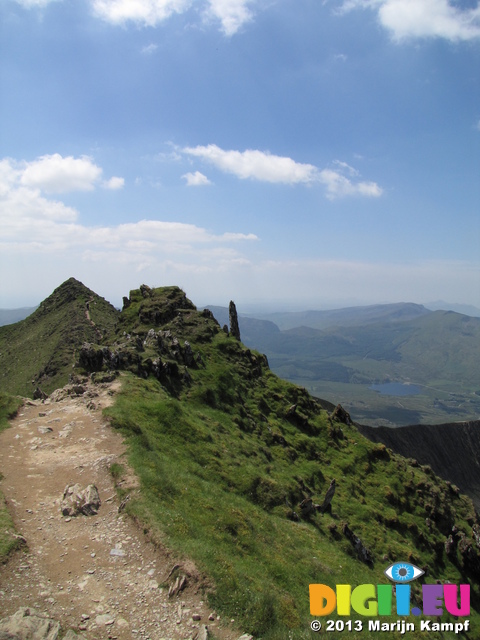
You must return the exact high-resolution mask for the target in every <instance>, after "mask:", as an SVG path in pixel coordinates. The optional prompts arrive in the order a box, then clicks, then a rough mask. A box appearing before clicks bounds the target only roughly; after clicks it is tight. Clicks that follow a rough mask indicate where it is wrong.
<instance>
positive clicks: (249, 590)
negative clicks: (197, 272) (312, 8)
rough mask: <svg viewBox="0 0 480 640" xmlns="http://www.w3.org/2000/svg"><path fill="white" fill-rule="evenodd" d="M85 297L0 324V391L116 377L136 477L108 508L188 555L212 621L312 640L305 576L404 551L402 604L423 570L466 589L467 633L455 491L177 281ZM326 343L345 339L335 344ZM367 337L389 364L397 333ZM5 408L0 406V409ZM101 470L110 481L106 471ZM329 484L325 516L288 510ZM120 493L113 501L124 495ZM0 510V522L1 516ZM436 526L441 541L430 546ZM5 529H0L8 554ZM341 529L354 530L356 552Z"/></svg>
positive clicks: (355, 575)
mask: <svg viewBox="0 0 480 640" xmlns="http://www.w3.org/2000/svg"><path fill="white" fill-rule="evenodd" d="M101 300H102V299H99V298H95V294H93V292H90V291H89V290H88V289H86V288H85V287H83V285H81V284H80V283H77V282H76V281H75V280H73V279H71V280H69V281H67V282H66V283H64V284H63V285H62V286H61V287H59V288H58V289H57V290H56V291H55V292H54V294H52V296H50V298H48V299H47V300H46V301H45V302H44V303H42V305H40V307H39V309H38V310H37V311H36V312H35V313H34V314H32V316H30V318H27V319H26V320H25V321H23V322H22V323H19V324H17V325H13V326H11V327H4V328H3V329H1V330H0V361H1V362H2V366H4V372H5V375H4V376H3V378H2V383H1V384H2V388H3V389H6V390H8V389H10V388H14V389H15V391H14V392H15V393H19V392H21V393H25V392H26V391H25V390H27V389H29V390H31V380H32V378H33V379H34V381H35V384H41V385H42V387H43V388H44V390H47V391H48V390H50V389H51V388H52V387H53V386H55V385H57V384H60V383H61V384H63V382H66V379H67V378H68V374H69V373H70V372H71V371H72V363H73V362H76V370H77V371H80V372H82V370H83V372H85V373H92V374H94V375H93V376H92V377H94V378H95V379H97V380H105V379H112V377H114V376H115V375H118V370H123V371H124V375H123V380H124V384H123V387H122V391H121V393H120V394H119V395H118V396H117V399H116V402H115V404H114V405H113V406H112V407H110V408H109V409H108V410H107V414H108V415H109V417H110V419H111V422H112V425H113V426H114V427H115V428H117V429H119V430H120V431H121V432H122V433H123V434H124V436H125V439H126V442H127V445H128V462H129V464H130V465H131V466H132V467H133V469H134V470H135V472H136V473H137V474H138V476H139V478H140V482H141V488H140V490H137V489H136V490H134V491H132V493H131V495H130V500H128V501H127V500H125V502H124V504H125V505H126V506H125V509H126V510H127V511H128V512H129V513H130V514H131V515H133V516H134V517H135V518H137V519H138V521H139V522H140V523H141V524H142V526H143V528H144V529H145V530H150V532H151V534H152V537H153V538H154V539H159V540H162V541H164V542H165V544H167V546H169V547H171V548H173V549H175V550H176V551H177V552H178V553H179V554H183V555H185V556H188V557H190V558H192V559H193V560H194V561H195V562H196V564H197V566H198V568H199V569H200V570H201V571H202V572H204V573H205V575H206V576H208V584H211V585H212V588H211V589H209V590H208V591H207V593H206V597H208V598H209V600H210V602H211V605H212V607H215V609H217V610H218V611H219V612H220V613H221V614H222V617H226V616H228V617H233V618H235V620H236V621H237V623H238V624H239V625H240V626H241V627H242V628H243V629H245V631H249V632H251V633H253V634H254V636H255V637H256V638H257V639H260V638H263V640H283V639H284V638H287V637H288V638H289V639H291V640H300V639H303V638H305V639H306V638H310V637H316V636H315V634H313V633H312V632H311V631H310V626H309V625H310V621H311V616H310V613H309V597H308V586H309V584H311V583H325V584H328V585H330V586H332V587H335V585H336V584H342V583H346V584H351V585H358V584H363V583H373V584H376V583H379V584H382V583H385V581H386V578H385V576H384V570H385V569H386V567H387V566H388V565H389V564H392V563H393V562H396V561H399V562H405V561H408V562H412V563H413V564H415V565H417V566H419V567H421V568H422V569H424V570H425V571H426V573H425V576H423V577H422V578H421V579H419V580H417V581H415V582H414V583H413V584H412V591H413V599H414V602H415V604H417V602H418V599H419V594H420V592H421V582H422V581H423V580H425V581H427V582H429V583H432V582H435V581H436V580H439V581H441V582H446V581H450V582H452V583H455V584H458V583H461V582H467V581H468V582H469V583H470V584H471V585H472V587H471V588H472V595H471V603H472V615H471V618H470V622H471V626H472V632H471V636H470V637H472V638H473V637H478V636H479V635H480V616H479V612H480V586H479V584H480V550H479V542H478V540H479V539H480V528H479V527H478V522H477V515H476V513H475V511H474V508H473V505H472V502H471V501H470V499H469V498H467V497H465V496H462V495H461V494H460V492H459V491H458V489H457V488H456V487H455V486H454V485H452V484H451V483H448V482H444V481H443V480H441V479H440V478H438V477H437V476H435V474H434V473H433V472H432V470H431V468H430V467H428V466H421V465H419V464H418V463H416V462H415V461H414V460H407V459H405V458H402V457H401V456H398V455H395V454H393V453H392V452H391V451H390V450H388V449H386V448H385V446H384V445H381V444H374V443H372V442H370V441H368V440H366V439H365V438H364V437H363V436H362V435H361V434H360V433H359V432H358V431H357V429H356V427H355V426H354V425H351V424H349V421H348V420H347V419H345V418H342V417H341V418H340V420H342V421H340V420H339V419H338V418H334V417H333V415H329V414H328V413H327V412H326V411H325V410H323V409H322V406H327V405H326V404H325V403H321V402H320V401H318V400H316V399H314V398H312V397H311V396H310V395H309V394H308V392H307V391H306V389H305V388H302V387H298V386H295V385H293V384H291V383H289V382H285V381H283V380H281V379H280V378H278V377H277V376H276V375H274V374H273V373H272V371H270V369H269V368H268V363H267V360H266V358H265V357H264V356H263V355H261V354H260V353H258V352H256V351H253V350H250V349H248V348H246V347H245V346H244V345H243V344H242V343H240V342H239V341H237V340H236V339H234V338H233V337H232V336H229V335H228V334H226V333H225V332H224V331H222V330H221V328H220V326H219V325H218V323H217V322H216V321H215V319H214V318H213V316H212V315H211V313H210V312H208V311H204V312H199V311H197V310H196V309H195V307H194V305H193V304H192V303H191V302H190V301H189V300H188V299H187V298H186V296H185V294H184V293H183V291H181V290H180V289H178V288H177V287H166V288H162V289H150V288H149V287H146V286H144V285H142V287H141V288H140V290H138V291H137V290H136V291H132V292H130V297H129V300H128V301H127V302H126V303H125V308H124V311H123V312H122V313H121V314H118V313H117V312H116V311H115V310H112V309H113V308H112V307H110V306H109V305H108V303H105V301H103V302H101ZM87 302H88V303H89V306H90V318H91V319H89V318H88V317H87V314H86V311H87ZM95 302H96V304H95ZM92 307H93V308H92ZM429 317H430V316H425V319H428V318H429ZM92 320H93V322H94V323H95V325H92ZM423 320H424V318H420V319H419V320H418V322H420V321H423ZM404 324H406V323H403V324H402V326H403V325H404ZM464 329H465V330H466V331H467V333H468V332H471V331H473V332H475V328H472V327H466V326H465V327H464ZM351 330H352V331H353V330H355V331H357V330H358V331H360V329H358V328H352V329H351ZM362 330H363V328H362ZM430 330H432V329H431V328H430ZM312 331H313V332H314V330H312V329H310V330H304V331H303V338H302V339H303V342H302V345H303V348H304V349H306V348H307V346H308V344H309V341H310V345H311V354H310V355H312V356H315V357H316V356H317V350H318V354H320V352H321V350H319V349H320V348H319V347H318V345H316V344H315V342H314V341H312V336H313V334H312V333H311V332H312ZM452 331H453V332H454V329H453V328H452ZM300 333H301V332H300ZM314 333H315V332H314ZM299 335H300V334H299ZM358 335H360V334H358ZM297 337H298V336H297ZM295 339H296V338H295ZM362 339H363V340H367V338H366V337H364V338H362ZM86 340H88V341H89V342H90V343H91V344H90V346H88V347H87V346H86V347H84V346H82V344H83V342H84V341H86ZM332 340H333V341H332V342H331V344H332V345H333V344H334V343H335V342H336V344H337V345H340V346H341V345H343V347H342V348H344V349H346V347H345V340H343V342H342V340H341V339H340V338H339V337H338V336H336V337H335V339H332ZM359 340H360V339H359ZM382 340H383V342H382V341H380V342H377V346H378V345H380V344H381V345H383V346H382V347H381V348H380V346H378V353H375V358H373V357H369V358H366V357H363V358H362V361H363V360H366V361H367V360H368V361H369V363H370V365H371V363H372V362H373V363H381V361H382V351H381V349H383V350H384V351H383V352H384V353H386V352H388V353H391V354H393V355H392V358H391V360H392V361H395V362H398V363H399V364H401V363H402V357H403V356H402V353H403V351H402V349H404V345H405V344H406V343H405V341H403V342H402V341H400V342H398V343H395V345H393V346H392V345H389V343H388V339H387V337H386V335H384V336H383V338H382ZM293 342H294V338H292V339H291V345H292V348H293ZM354 342H355V341H354ZM360 343H361V340H360V342H357V343H356V344H357V346H356V347H355V348H358V344H360ZM365 344H366V343H365ZM35 349H36V351H35ZM359 353H360V352H359ZM359 353H357V356H358V357H359ZM395 354H400V356H398V355H395ZM307 355H308V354H307V353H306V352H305V356H307ZM363 356H365V354H363ZM370 356H372V354H370ZM450 356H451V354H449V355H448V357H450ZM425 357H426V356H425ZM447 360H448V358H446V361H447ZM370 361H371V362H370ZM466 362H467V365H468V366H470V365H469V364H468V363H470V360H468V359H467V360H466ZM427 364H428V363H425V366H424V370H427V369H428V366H427ZM367 365H368V362H367V363H366V364H365V366H367ZM340 366H341V367H344V368H347V367H346V365H344V364H340ZM375 366H377V365H375ZM111 370H115V371H114V373H112V372H111ZM18 389H21V391H19V390H18ZM327 397H328V396H327ZM4 402H5V404H6V406H7V408H8V407H9V405H8V403H9V402H12V401H11V400H9V399H8V398H5V401H4ZM327 408H328V407H327ZM10 410H11V407H9V408H8V411H10ZM347 423H348V424H347ZM110 473H111V475H112V477H113V478H114V480H115V482H116V484H117V485H119V486H120V485H121V479H122V478H123V477H124V474H125V473H126V471H125V468H124V467H123V465H120V464H115V465H112V466H111V469H110ZM333 478H335V479H336V481H337V490H336V493H335V496H334V498H333V501H332V504H331V508H330V509H328V510H327V511H326V512H325V513H324V514H323V515H322V514H321V513H319V512H316V511H314V512H313V514H310V515H306V514H305V513H303V514H302V509H301V507H300V503H301V502H302V500H304V499H305V498H308V497H309V496H310V495H311V496H312V498H313V501H314V502H315V503H319V504H320V503H322V500H323V497H324V495H325V492H326V490H327V488H328V487H329V485H330V482H331V480H332V479H333ZM119 491H120V492H121V496H122V498H123V497H126V495H125V494H126V492H127V491H128V489H127V488H123V487H120V488H119ZM0 514H1V516H0V517H1V518H4V517H5V518H8V513H7V511H6V509H3V510H1V511H0ZM453 526H455V527H456V531H457V533H456V540H457V546H456V547H453V550H452V545H450V552H449V554H448V555H447V553H446V550H445V542H446V540H447V538H448V537H449V536H450V534H451V532H452V527H453ZM10 527H11V523H10V522H9V521H8V520H5V522H3V521H2V529H1V530H2V531H4V532H5V534H4V535H5V538H4V540H5V542H7V543H8V544H10V547H11V545H12V541H13V542H15V540H14V539H13V537H12V536H11V535H10V534H9V533H6V532H7V530H9V528H10ZM348 532H353V535H355V536H357V537H358V538H359V539H360V540H361V543H359V548H358V546H357V548H355V547H354V546H353V545H352V543H351V541H350V540H351V535H350V537H347V534H348ZM362 549H363V553H362ZM365 549H367V550H368V553H366V552H365ZM6 551H8V549H7V550H6ZM6 551H5V552H6ZM331 617H332V618H334V617H335V616H334V615H332V616H331ZM388 619H389V620H390V621H391V622H394V621H396V620H397V617H396V616H395V615H394V616H391V617H390V618H388ZM442 621H449V616H448V615H445V616H444V617H443V618H442ZM375 635H376V634H375V633H373V632H372V633H370V632H368V630H365V631H364V632H362V634H361V635H360V636H357V635H356V634H355V633H351V634H349V637H351V638H352V639H355V638H356V637H361V638H362V639H365V640H366V639H368V638H374V637H375ZM400 637H401V636H400V633H399V632H395V631H393V632H391V633H389V638H392V639H395V638H400ZM416 637H418V638H422V634H421V633H420V632H418V633H416ZM427 637H428V638H429V639H430V640H435V639H440V638H444V639H448V640H450V638H453V637H454V636H453V633H452V634H449V633H448V632H445V633H443V634H442V633H436V632H432V633H428V635H427V634H425V638H427Z"/></svg>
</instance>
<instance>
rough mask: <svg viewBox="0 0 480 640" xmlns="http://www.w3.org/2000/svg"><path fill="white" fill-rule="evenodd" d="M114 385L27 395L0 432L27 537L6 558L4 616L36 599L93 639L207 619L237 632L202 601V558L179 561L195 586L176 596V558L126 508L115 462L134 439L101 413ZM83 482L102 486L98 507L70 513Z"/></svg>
mask: <svg viewBox="0 0 480 640" xmlns="http://www.w3.org/2000/svg"><path fill="white" fill-rule="evenodd" d="M115 385H118V382H117V383H112V384H110V385H100V386H98V387H90V388H88V389H87V391H86V393H84V394H82V395H79V396H77V397H64V398H63V399H59V400H58V401H55V400H53V399H52V397H55V394H56V396H57V398H59V397H61V395H62V393H61V392H58V391H57V392H55V394H52V397H51V398H49V399H48V400H46V401H45V402H44V403H42V402H40V401H28V402H27V403H26V404H25V405H24V407H23V409H21V410H20V412H19V415H18V416H17V418H16V419H15V420H14V421H12V427H11V428H10V429H7V430H6V431H4V432H3V433H2V434H1V435H0V470H1V471H2V473H3V475H4V479H3V480H2V482H1V485H0V486H1V489H2V491H3V493H4V494H5V497H6V499H7V504H8V505H9V507H10V510H11V512H12V515H13V518H14V521H15V525H16V527H17V531H18V532H19V533H20V534H21V535H22V536H24V537H25V539H26V541H27V545H28V546H27V549H26V551H25V552H18V553H16V554H14V555H13V556H12V557H11V559H10V560H9V562H8V563H7V564H6V565H4V566H0V618H2V617H6V616H8V615H11V614H13V613H15V611H17V610H18V609H19V608H20V607H21V606H29V607H34V608H36V609H38V610H40V611H41V612H44V613H47V614H48V615H49V617H51V618H53V619H55V620H58V621H59V622H60V623H61V625H62V629H63V630H64V631H65V630H66V629H68V628H72V629H74V630H76V631H77V632H78V631H80V632H81V633H82V634H84V636H85V637H86V638H88V639H92V640H93V639H95V640H97V639H98V640H100V639H103V638H118V639H119V640H123V639H125V640H126V639H127V638H128V639H131V638H142V639H144V640H148V639H150V640H164V639H165V640H167V639H172V640H176V639H178V638H182V639H183V638H196V637H197V636H198V635H199V634H200V635H201V633H200V632H201V631H202V626H203V625H205V624H206V625H208V628H209V630H211V631H212V632H213V633H214V634H215V636H216V637H219V638H224V639H225V640H231V639H234V638H238V636H239V635H240V633H238V632H233V631H231V630H228V629H223V628H222V627H221V621H219V619H217V616H216V614H214V613H213V612H212V611H211V610H209V609H208V608H207V606H206V603H204V602H203V600H202V593H201V591H200V589H199V582H198V578H199V576H198V574H197V573H196V571H195V568H194V567H193V565H188V564H185V563H184V564H183V565H182V566H181V567H180V572H182V573H184V574H187V587H186V589H185V590H184V591H182V592H181V593H180V594H179V595H177V596H175V597H173V598H169V597H168V586H167V587H165V586H163V585H165V583H167V582H169V580H167V578H168V575H169V573H170V571H171V570H172V568H173V567H174V566H175V564H177V562H176V560H175V558H174V557H173V556H171V555H169V554H168V553H166V552H165V551H163V550H161V549H158V548H156V547H155V546H154V545H153V544H152V543H150V542H149V541H148V540H147V539H146V537H145V536H144V535H143V533H142V532H140V531H139V530H138V528H137V527H136V525H135V524H134V523H133V522H132V521H131V520H130V519H129V518H128V517H127V516H126V515H124V514H119V512H118V506H119V505H118V501H117V498H116V493H115V489H114V486H113V481H112V477H111V474H110V473H109V467H110V465H111V464H112V463H113V462H117V461H118V462H120V463H121V464H125V459H124V458H122V454H123V453H124V451H125V447H124V445H123V443H122V438H121V436H120V435H119V434H118V433H116V432H114V430H113V429H111V428H110V427H109V425H108V424H107V423H106V421H105V420H104V419H103V418H102V413H101V409H102V408H103V407H105V406H106V405H107V404H109V403H110V402H111V399H112V394H113V393H114V391H115ZM77 482H78V483H79V484H80V485H81V486H82V488H84V487H86V486H87V485H88V484H90V483H94V484H95V485H96V486H97V488H98V491H99V494H100V498H101V501H102V504H101V507H100V509H99V511H98V514H97V515H94V516H88V517H87V516H78V517H75V518H65V517H64V516H62V514H61V511H60V502H61V499H62V495H63V491H64V489H65V486H66V485H67V484H71V483H77ZM177 571H178V570H177ZM170 580H171V578H170Z"/></svg>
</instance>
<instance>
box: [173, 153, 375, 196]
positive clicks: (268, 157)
mask: <svg viewBox="0 0 480 640" xmlns="http://www.w3.org/2000/svg"><path fill="white" fill-rule="evenodd" d="M182 152H183V153H185V154H186V155H189V156H194V157H197V158H201V159H202V160H205V161H206V162H209V163H210V164H213V165H214V166H215V167H217V169H220V171H223V172H225V173H231V174H233V175H235V176H237V178H240V179H242V180H245V179H254V180H259V181H262V182H270V183H279V184H280V183H281V184H292V185H293V184H313V183H321V184H323V185H324V186H325V187H326V189H327V197H328V198H329V199H330V200H333V199H335V198H339V197H344V196H367V197H378V196H380V195H382V192H383V191H382V189H381V187H379V186H378V184H377V183H376V182H362V181H359V180H358V177H359V176H360V174H359V172H358V171H357V170H356V169H354V168H353V167H351V166H350V165H348V164H347V163H346V162H342V161H340V160H335V161H334V165H335V166H336V167H337V169H336V170H333V169H323V170H319V169H318V168H317V167H315V166H314V165H312V164H302V163H299V162H295V160H292V158H288V157H284V156H276V155H273V154H271V153H269V152H265V151H258V150H254V149H248V150H247V151H233V150H230V151H225V150H223V149H220V147H217V145H215V144H210V145H208V146H203V147H202V146H198V147H185V148H183V149H182ZM344 174H347V175H348V177H347V176H346V175H344ZM189 175H192V174H189Z"/></svg>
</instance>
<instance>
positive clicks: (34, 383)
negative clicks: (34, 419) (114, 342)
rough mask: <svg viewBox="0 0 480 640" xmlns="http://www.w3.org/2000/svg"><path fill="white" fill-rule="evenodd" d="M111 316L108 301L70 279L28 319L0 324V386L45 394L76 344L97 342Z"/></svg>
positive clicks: (58, 381) (65, 373) (61, 378)
mask: <svg viewBox="0 0 480 640" xmlns="http://www.w3.org/2000/svg"><path fill="white" fill-rule="evenodd" d="M87 305H88V307H89V309H87ZM87 311H88V313H89V315H90V320H89V319H88V318H87ZM117 317H118V311H117V310H116V309H115V308H114V307H113V306H112V305H111V304H110V303H108V302H106V301H105V300H104V299H103V298H101V297H100V296H98V295H97V294H96V293H94V292H93V291H91V290H90V289H88V288H87V287H85V286H84V285H83V284H82V283H81V282H78V281H77V280H75V279H74V278H70V279H69V280H67V281H66V282H64V283H63V284H62V285H61V286H59V287H58V288H57V289H55V291H54V292H53V293H52V295H50V296H49V297H48V298H47V299H46V300H44V301H43V302H42V303H41V304H40V306H39V307H38V308H37V309H36V310H35V311H34V312H33V313H32V314H31V315H30V316H28V318H26V319H25V320H22V321H20V322H17V323H15V324H11V325H6V326H3V327H0V391H6V392H9V393H12V394H18V395H23V396H30V397H31V396H32V394H33V392H34V391H35V389H36V387H40V388H41V389H42V391H44V392H45V393H50V392H51V391H53V390H54V389H56V388H57V387H61V386H63V385H64V384H66V383H67V382H68V377H69V375H70V374H71V373H72V371H73V364H74V362H75V358H76V354H77V350H78V348H79V347H81V345H82V343H83V342H85V341H87V342H101V341H102V340H103V338H104V335H105V334H106V333H107V332H109V331H111V330H112V329H113V327H114V325H115V323H116V320H117Z"/></svg>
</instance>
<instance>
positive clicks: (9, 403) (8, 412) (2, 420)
mask: <svg viewBox="0 0 480 640" xmlns="http://www.w3.org/2000/svg"><path fill="white" fill-rule="evenodd" d="M22 402H23V401H22V399H21V398H16V397H15V396H11V395H9V394H8V393H3V391H0V433H1V432H2V431H3V430H4V429H6V428H7V427H8V421H9V420H10V419H11V418H14V417H15V416H16V415H17V411H18V410H19V408H20V407H21V406H22Z"/></svg>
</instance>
